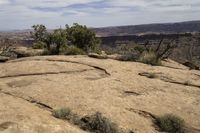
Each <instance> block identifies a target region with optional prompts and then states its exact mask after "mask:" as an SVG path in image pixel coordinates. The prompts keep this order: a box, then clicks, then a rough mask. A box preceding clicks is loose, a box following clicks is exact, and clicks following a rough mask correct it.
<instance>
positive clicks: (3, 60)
mask: <svg viewBox="0 0 200 133" xmlns="http://www.w3.org/2000/svg"><path fill="white" fill-rule="evenodd" d="M9 59H10V57H6V56H0V62H6V61H8V60H9Z"/></svg>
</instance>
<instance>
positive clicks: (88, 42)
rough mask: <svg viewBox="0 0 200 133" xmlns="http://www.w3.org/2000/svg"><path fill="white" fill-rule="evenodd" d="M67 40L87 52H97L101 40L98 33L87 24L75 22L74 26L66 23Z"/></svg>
mask: <svg viewBox="0 0 200 133" xmlns="http://www.w3.org/2000/svg"><path fill="white" fill-rule="evenodd" d="M66 34H67V40H68V41H69V42H70V43H71V44H72V45H74V46H76V47H78V48H80V49H83V50H84V51H86V52H95V51H97V50H98V44H99V42H100V40H99V39H98V38H97V37H96V34H95V33H94V32H93V31H91V30H90V29H88V28H87V27H86V26H82V25H79V24H77V23H74V25H73V26H72V27H69V26H68V25H66Z"/></svg>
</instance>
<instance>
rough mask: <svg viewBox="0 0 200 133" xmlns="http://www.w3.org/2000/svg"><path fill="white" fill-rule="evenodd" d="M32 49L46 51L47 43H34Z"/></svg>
mask: <svg viewBox="0 0 200 133" xmlns="http://www.w3.org/2000/svg"><path fill="white" fill-rule="evenodd" d="M32 48H33V49H44V48H45V43H43V42H37V43H34V44H33V46H32Z"/></svg>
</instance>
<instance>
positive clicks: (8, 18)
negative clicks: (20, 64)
mask: <svg viewBox="0 0 200 133" xmlns="http://www.w3.org/2000/svg"><path fill="white" fill-rule="evenodd" d="M95 2H98V3H95ZM89 3H90V4H89ZM91 3H93V4H91ZM76 4H78V5H79V6H77V7H76V6H72V5H76ZM81 4H82V5H81ZM0 18H1V21H0V30H4V29H14V28H17V29H20V28H29V27H30V26H31V25H32V24H34V23H44V24H46V25H48V26H49V27H52V28H54V27H56V26H59V25H64V24H66V23H73V22H78V23H82V24H86V25H89V26H108V25H126V24H139V23H152V22H169V21H187V20H194V19H195V20H197V19H200V0H0Z"/></svg>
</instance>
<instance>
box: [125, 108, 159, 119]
mask: <svg viewBox="0 0 200 133" xmlns="http://www.w3.org/2000/svg"><path fill="white" fill-rule="evenodd" d="M126 110H128V111H131V112H134V113H136V114H138V115H140V116H142V117H145V118H150V119H152V120H156V116H155V115H153V114H152V113H150V112H147V111H143V110H138V109H133V108H126Z"/></svg>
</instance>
